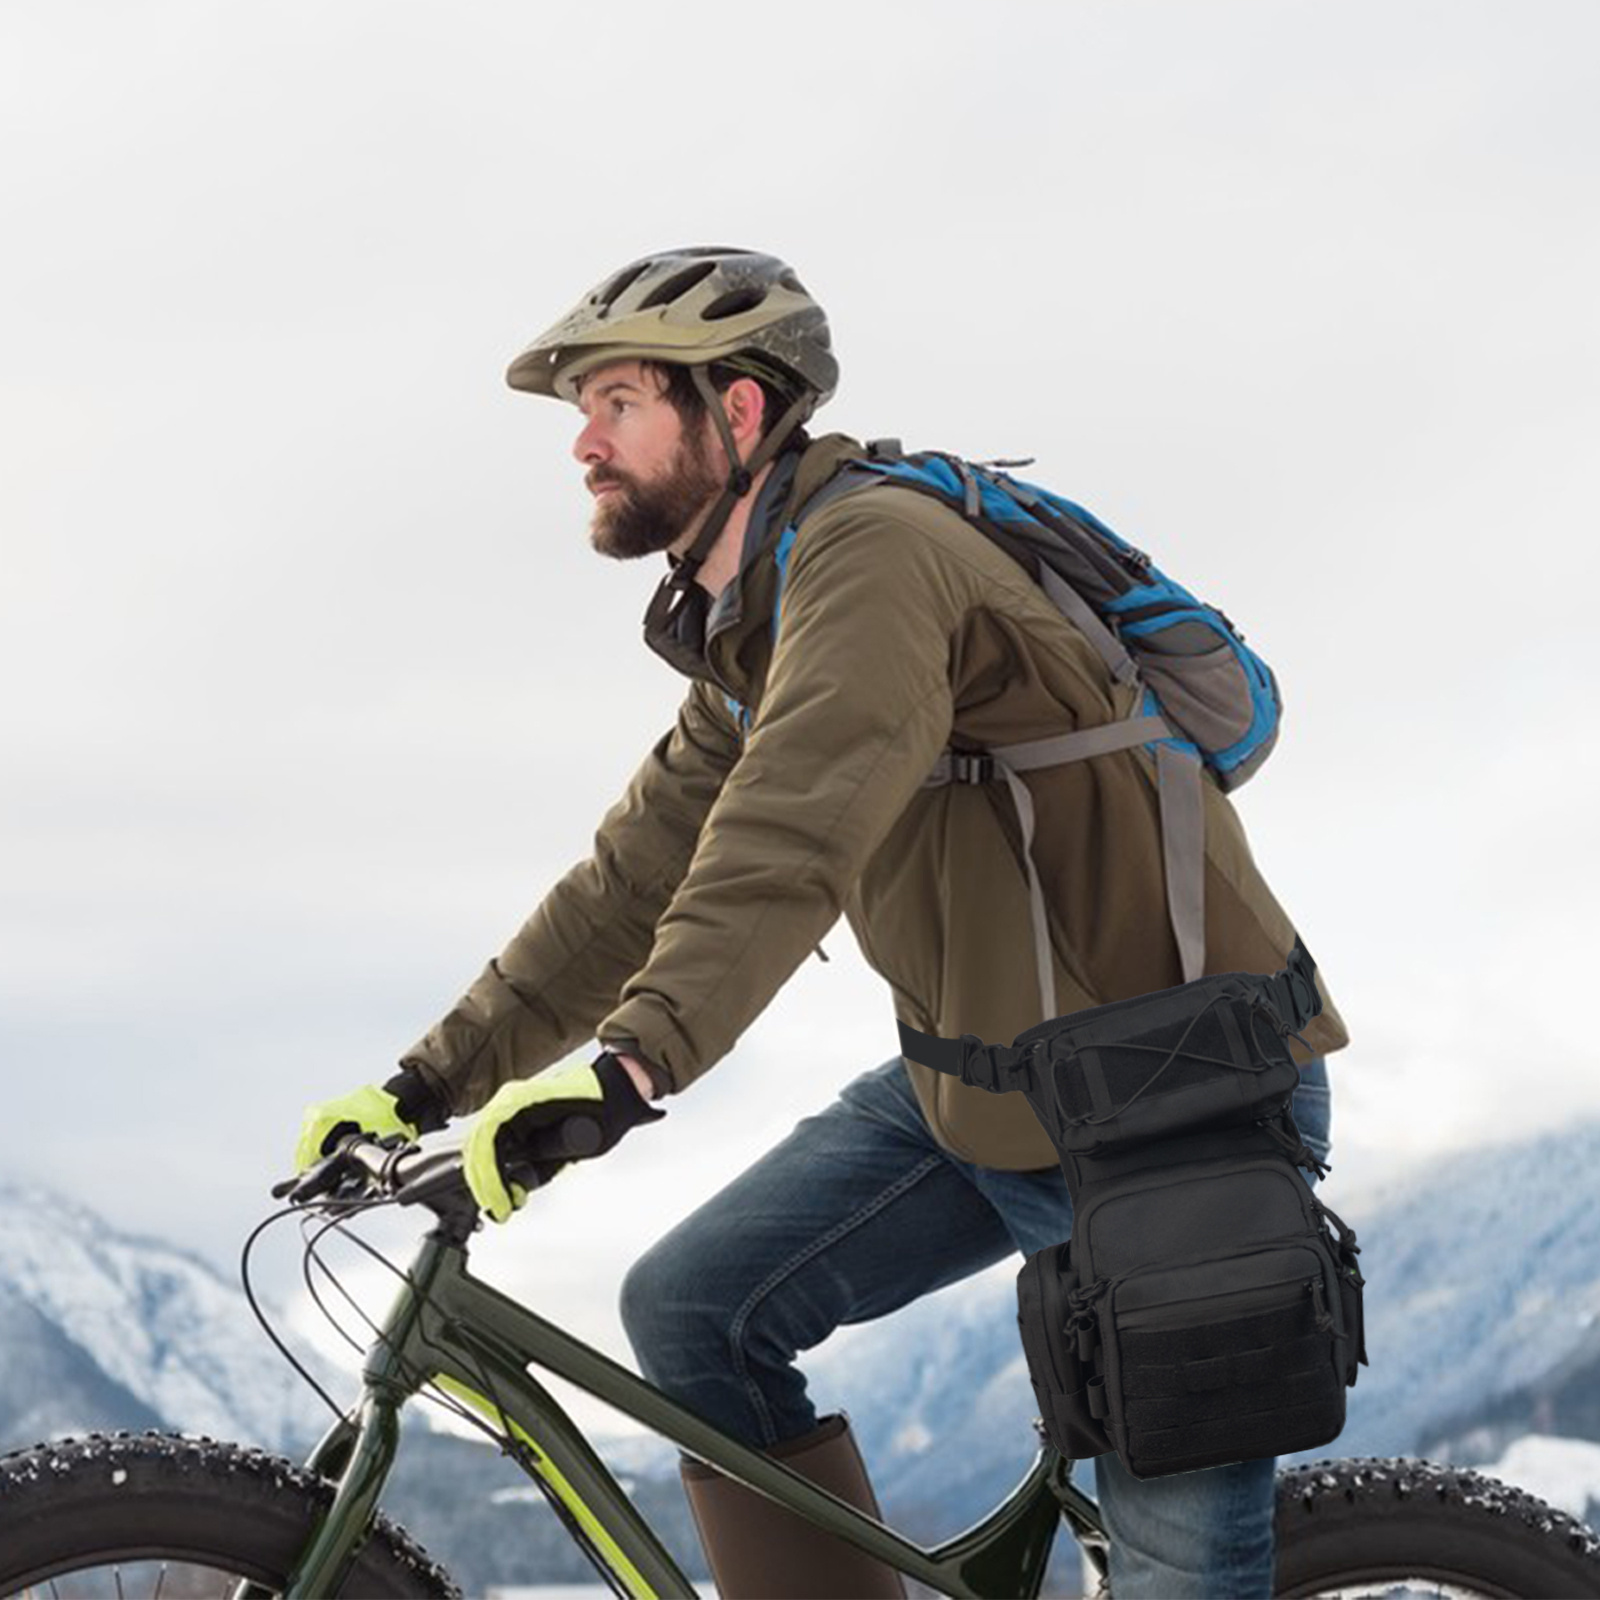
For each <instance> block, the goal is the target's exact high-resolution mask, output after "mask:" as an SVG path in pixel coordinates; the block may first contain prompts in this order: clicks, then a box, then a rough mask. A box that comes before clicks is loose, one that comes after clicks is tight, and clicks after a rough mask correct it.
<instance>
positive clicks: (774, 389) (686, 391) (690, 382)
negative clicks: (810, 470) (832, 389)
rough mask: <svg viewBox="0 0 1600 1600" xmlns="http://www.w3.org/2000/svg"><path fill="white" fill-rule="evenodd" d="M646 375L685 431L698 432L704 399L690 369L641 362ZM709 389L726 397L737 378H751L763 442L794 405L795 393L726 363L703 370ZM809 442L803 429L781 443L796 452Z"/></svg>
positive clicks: (703, 414) (715, 362) (704, 407)
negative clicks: (756, 389)
mask: <svg viewBox="0 0 1600 1600" xmlns="http://www.w3.org/2000/svg"><path fill="white" fill-rule="evenodd" d="M640 365H641V366H642V367H643V368H644V370H645V371H646V372H650V373H653V374H654V375H655V377H656V379H657V381H658V382H659V383H660V385H661V395H662V398H663V399H665V400H668V401H670V402H671V404H672V408H673V410H674V411H676V412H677V413H678V417H679V419H680V420H681V421H682V423H683V425H684V427H685V428H697V427H699V426H700V424H701V422H702V421H703V420H704V419H705V417H706V416H707V414H708V413H707V410H706V402H705V397H704V396H703V395H702V394H701V393H700V391H699V390H698V389H697V388H696V387H695V383H694V379H693V377H691V376H690V373H689V369H688V367H687V366H684V365H682V364H680V363H679V362H676V361H642V362H640ZM706 375H707V376H708V377H709V378H710V379H711V387H712V388H713V389H715V390H716V392H717V393H718V394H726V393H727V391H728V389H729V388H730V387H731V386H732V385H733V384H734V383H735V382H737V381H738V380H739V379H740V378H753V379H754V380H755V381H756V382H757V383H758V384H760V385H761V398H762V402H763V404H762V407H761V437H762V438H763V439H765V438H766V436H767V435H768V434H769V433H771V432H772V430H773V428H774V427H776V426H777V423H778V419H779V418H780V417H781V416H782V415H783V414H784V412H785V411H787V410H788V409H789V407H790V406H791V405H793V404H794V400H795V390H793V389H791V388H784V387H783V386H782V385H781V384H780V383H779V382H778V380H777V379H776V378H769V377H767V376H766V375H765V374H763V373H759V372H747V371H745V370H744V369H742V368H740V367H737V366H731V365H729V364H728V363H726V362H722V361H713V362H712V363H711V365H710V366H709V367H708V368H707V369H706ZM810 442H811V435H810V434H808V433H807V432H806V430H805V429H804V428H796V429H795V430H794V432H793V433H791V434H790V435H789V437H788V438H787V439H786V440H785V441H784V449H786V450H790V449H796V448H799V447H801V446H804V445H807V444H809V443H810Z"/></svg>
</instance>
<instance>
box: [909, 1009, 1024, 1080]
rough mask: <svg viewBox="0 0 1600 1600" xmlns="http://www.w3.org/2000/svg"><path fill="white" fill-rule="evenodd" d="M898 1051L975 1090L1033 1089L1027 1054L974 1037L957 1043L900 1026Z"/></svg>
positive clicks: (961, 1039)
mask: <svg viewBox="0 0 1600 1600" xmlns="http://www.w3.org/2000/svg"><path fill="white" fill-rule="evenodd" d="M900 1051H901V1054H902V1055H906V1056H909V1057H911V1059H912V1060H913V1061H916V1062H918V1063H920V1064H921V1065H922V1066H924V1067H932V1068H933V1069H934V1071H935V1072H944V1073H948V1074H949V1075H950V1076H951V1077H952V1078H959V1079H960V1080H961V1081H962V1082H963V1083H965V1084H968V1085H970V1086H971V1087H972V1088H974V1089H987V1090H988V1091H989V1092H990V1093H991V1094H1007V1093H1009V1092H1010V1091H1011V1090H1012V1089H1030V1088H1032V1087H1033V1074H1032V1072H1031V1070H1030V1061H1029V1052H1028V1051H1027V1050H1026V1049H1023V1050H1019V1049H1017V1048H1016V1047H1015V1046H1014V1045H1005V1044H985V1043H984V1042H983V1040H982V1039H980V1038H979V1037H978V1036H977V1034H975V1033H964V1034H962V1035H961V1037H960V1038H959V1039H941V1038H940V1037H939V1036H938V1035H937V1034H932V1033H921V1032H919V1031H918V1030H917V1029H916V1028H912V1027H909V1026H908V1025H907V1024H906V1023H904V1022H902V1023H901V1024H900Z"/></svg>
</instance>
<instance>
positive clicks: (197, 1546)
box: [0, 1433, 460, 1600]
mask: <svg viewBox="0 0 1600 1600" xmlns="http://www.w3.org/2000/svg"><path fill="white" fill-rule="evenodd" d="M332 1498H333V1486H332V1485H331V1484H330V1483H328V1482H326V1481H325V1480H324V1479H320V1478H316V1477H313V1476H312V1475H311V1474H309V1473H306V1472H304V1471H302V1470H301V1469H300V1468H299V1467H296V1466H294V1465H293V1464H292V1463H290V1462H288V1461H285V1460H283V1459H282V1458H281V1457H278V1456H270V1455H267V1454H266V1453H265V1452H263V1451H260V1450H249V1449H245V1448H243V1447H241V1446H239V1445H234V1444H218V1443H216V1442H214V1441H213V1440H210V1439H186V1438H181V1437H179V1436H177V1435H174V1434H161V1433H146V1434H139V1435H133V1434H114V1435H109V1436H104V1435H99V1434H91V1435H90V1436H88V1437H87V1438H83V1439H63V1440H59V1441H57V1442H55V1443H53V1444H40V1445H35V1446H34V1447H33V1448H32V1449H31V1450H19V1451H16V1452H15V1453H13V1454H11V1455H7V1456H4V1457H0V1595H14V1594H19V1593H22V1594H29V1593H38V1594H41V1595H49V1596H52V1597H56V1596H59V1597H60V1600H79V1597H84V1600H87V1597H90V1596H99V1595H115V1596H117V1597H118V1600H122V1597H125V1596H131V1595H133V1594H135V1593H145V1594H150V1595H159V1596H163V1597H172V1600H177V1597H178V1596H192V1595H202V1594H209V1595H215V1596H224V1595H227V1594H229V1593H230V1592H231V1590H232V1589H233V1587H234V1585H235V1584H236V1583H237V1582H238V1581H239V1580H241V1579H244V1580H248V1581H250V1582H252V1583H256V1584H260V1585H261V1586H262V1587H263V1588H266V1589H271V1590H273V1591H277V1590H279V1589H281V1588H282V1587H283V1584H284V1582H285V1580H286V1579H287V1577H288V1574H289V1570H290V1567H291V1566H292V1565H293V1563H294V1560H295V1558H296V1557H297V1556H298V1555H299V1553H300V1551H301V1550H302V1549H303V1548H304V1546H305V1543H306V1540H307V1538H308V1537H309V1535H310V1531H311V1529H312V1528H313V1527H314V1526H315V1524H316V1519H317V1517H318V1515H319V1514H320V1513H321V1512H322V1511H323V1509H324V1508H325V1507H326V1506H327V1505H328V1503H329V1502H330V1501H331V1500H332ZM338 1593H339V1594H341V1595H370V1596H413V1595H434V1596H439V1595H444V1596H452V1597H454V1600H460V1590H458V1589H457V1588H456V1586H455V1584H454V1583H453V1582H452V1581H451V1579H450V1576H449V1574H448V1573H446V1572H445V1571H444V1569H443V1568H441V1567H439V1566H436V1565H435V1564H434V1563H433V1562H432V1561H430V1560H429V1559H428V1557H427V1556H426V1554H424V1552H423V1551H422V1550H421V1548H420V1547H418V1546H417V1545H415V1544H414V1543H412V1541H411V1540H410V1539H409V1538H408V1537H407V1536H406V1534H405V1533H404V1532H403V1531H402V1530H401V1529H399V1528H398V1527H396V1526H395V1525H394V1524H393V1523H391V1522H389V1521H388V1519H387V1518H384V1517H379V1518H378V1519H377V1523H376V1526H375V1527H374V1529H373V1531H372V1535H371V1537H370V1538H369V1539H368V1540H367V1541H366V1543H365V1544H364V1545H363V1546H362V1548H361V1551H360V1553H359V1554H358V1556H357V1557H356V1561H355V1564H354V1566H353V1567H352V1569H351V1571H350V1572H349V1574H348V1575H347V1576H346V1578H345V1581H344V1584H343V1585H342V1586H341V1587H340V1589H339V1590H338Z"/></svg>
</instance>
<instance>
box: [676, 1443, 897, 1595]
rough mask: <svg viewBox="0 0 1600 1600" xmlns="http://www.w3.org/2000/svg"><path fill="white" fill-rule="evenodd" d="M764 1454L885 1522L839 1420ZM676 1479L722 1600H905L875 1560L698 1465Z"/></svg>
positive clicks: (682, 1468) (893, 1575)
mask: <svg viewBox="0 0 1600 1600" xmlns="http://www.w3.org/2000/svg"><path fill="white" fill-rule="evenodd" d="M765 1454H767V1455H769V1456H771V1457H772V1458H773V1460H775V1461H781V1462H782V1463H783V1464H784V1466H786V1467H788V1468H789V1470H790V1471H791V1472H797V1473H799V1474H800V1476H801V1477H803V1478H809V1479H810V1481H811V1482H812V1483H814V1484H816V1485H817V1487H818V1488H819V1489H826V1490H827V1491H828V1492H829V1493H830V1494H836V1495H838V1497H839V1498H840V1499H841V1500H843V1501H844V1502H845V1504H846V1505H849V1506H853V1507H854V1508H855V1509H856V1510H858V1511H865V1512H866V1513H867V1515H868V1516H871V1517H876V1518H877V1519H878V1520H879V1521H880V1522H881V1521H882V1520H883V1518H882V1514H881V1513H880V1512H879V1510H878V1500H877V1496H876V1495H874V1494H873V1492H872V1484H871V1483H870V1482H869V1481H868V1479H867V1469H866V1466H865V1465H864V1463H863V1462H862V1460H861V1452H860V1451H859V1450H858V1449H857V1448H856V1441H855V1436H854V1435H853V1434H852V1433H851V1432H850V1419H849V1418H848V1417H846V1416H845V1415H844V1414H843V1413H842V1412H841V1413H838V1414H836V1415H834V1416H831V1417H827V1418H825V1419H824V1420H823V1421H822V1422H821V1423H819V1424H818V1425H817V1426H816V1427H815V1428H813V1429H812V1430H811V1432H810V1433H805V1434H802V1435H801V1436H800V1437H799V1438H798V1439H787V1440H785V1441H784V1442H783V1443H782V1444H776V1445H774V1446H773V1447H772V1448H771V1449H770V1450H768V1451H766V1452H765ZM678 1471H679V1474H680V1475H681V1477H682V1478H683V1488H684V1492H685V1493H686V1494H687V1495H688V1497H689V1509H690V1510H691V1511H692V1512H693V1513H694V1521H695V1527H696V1528H698V1529H699V1531H700V1543H701V1544H702V1545H703V1546H704V1547H705V1552H706V1560H707V1561H709V1562H710V1563H711V1575H712V1577H713V1578H715V1579H716V1583H717V1593H718V1594H719V1595H721V1596H722V1597H723V1600H904V1597H905V1588H904V1586H903V1585H902V1583H901V1581H900V1574H899V1573H898V1572H896V1571H895V1570H894V1568H893V1567H890V1566H886V1565H885V1564H884V1563H883V1562H882V1561H879V1560H878V1559H877V1558H876V1557H875V1556H869V1555H868V1554H867V1553H866V1551H864V1550H858V1549H856V1547H855V1546H854V1545H853V1544H846V1543H845V1541H844V1540H843V1539H840V1538H836V1537H835V1536H834V1535H832V1534H827V1533H823V1532H822V1531H821V1530H820V1529H819V1528H816V1527H814V1526H813V1525H812V1524H811V1523H809V1522H806V1521H805V1520H804V1519H803V1518H802V1517H800V1516H798V1515H797V1514H796V1513H795V1512H793V1511H790V1510H789V1509H788V1507H787V1506H780V1505H777V1504H775V1503H774V1502H773V1501H771V1500H769V1499H767V1497H766V1496H765V1495H763V1494H757V1493H756V1491H755V1490H754V1489H747V1488H745V1486H744V1485H743V1484H742V1483H735V1482H734V1481H733V1479H732V1478H725V1477H724V1476H723V1475H722V1474H721V1473H720V1472H718V1471H717V1470H716V1468H715V1467H708V1466H706V1465H705V1463H704V1462H701V1461H693V1460H690V1459H689V1458H688V1457H683V1458H681V1459H680V1462H679V1466H678Z"/></svg>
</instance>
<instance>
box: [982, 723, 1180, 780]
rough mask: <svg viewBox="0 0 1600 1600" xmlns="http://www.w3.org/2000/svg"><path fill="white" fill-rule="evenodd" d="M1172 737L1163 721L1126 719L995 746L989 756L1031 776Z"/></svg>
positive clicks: (1170, 731) (1170, 730)
mask: <svg viewBox="0 0 1600 1600" xmlns="http://www.w3.org/2000/svg"><path fill="white" fill-rule="evenodd" d="M1171 737H1172V729H1171V728H1170V727H1169V726H1168V725H1167V722H1166V719H1165V718H1163V717H1124V718H1123V720H1122V721H1121V722H1107V723H1105V724H1103V725H1102V726H1100V727H1098V728H1079V729H1078V730H1077V731H1076V732H1074V733H1057V734H1052V735H1051V736H1050V737H1049V738H1048V739H1027V740H1024V741H1023V742H1022V743H1021V744H1001V745H995V746H994V747H993V748H992V749H991V750H990V751H989V754H990V755H992V756H994V757H995V759H996V760H1004V761H1005V762H1007V763H1008V764H1009V765H1010V766H1011V767H1013V768H1014V769H1015V770H1016V771H1018V772H1031V771H1033V769H1034V768H1035V767H1059V766H1065V765H1066V763H1067V762H1069V761H1087V760H1088V759H1089V758H1090V757H1091V756H1104V755H1110V754H1111V752H1112V751H1113V750H1126V749H1127V748H1128V747H1129V746H1130V745H1136V744H1149V743H1150V742H1151V741H1152V740H1155V739H1170V738H1171Z"/></svg>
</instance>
